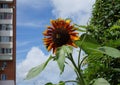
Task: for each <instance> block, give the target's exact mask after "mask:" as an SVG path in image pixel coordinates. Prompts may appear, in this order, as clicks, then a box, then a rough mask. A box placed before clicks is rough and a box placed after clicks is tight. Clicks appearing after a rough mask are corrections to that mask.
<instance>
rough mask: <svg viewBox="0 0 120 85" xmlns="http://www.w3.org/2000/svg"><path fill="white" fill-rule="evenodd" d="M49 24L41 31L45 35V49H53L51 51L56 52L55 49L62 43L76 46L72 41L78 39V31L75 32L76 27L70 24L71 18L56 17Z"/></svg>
mask: <svg viewBox="0 0 120 85" xmlns="http://www.w3.org/2000/svg"><path fill="white" fill-rule="evenodd" d="M50 22H51V25H52V26H48V27H47V29H46V30H45V31H44V32H43V35H44V36H45V37H44V39H43V41H44V44H45V45H46V47H47V50H48V51H50V50H51V49H53V53H55V52H56V49H57V48H58V47H60V46H62V45H71V46H74V47H77V46H76V45H75V43H74V41H75V40H78V39H79V37H78V33H77V32H75V31H76V29H75V28H74V25H71V24H70V22H71V20H69V19H67V20H64V19H60V18H59V19H56V20H51V21H50Z"/></svg>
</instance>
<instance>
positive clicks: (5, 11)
mask: <svg viewBox="0 0 120 85" xmlns="http://www.w3.org/2000/svg"><path fill="white" fill-rule="evenodd" d="M0 12H3V13H13V9H12V8H0Z"/></svg>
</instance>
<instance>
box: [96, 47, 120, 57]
mask: <svg viewBox="0 0 120 85" xmlns="http://www.w3.org/2000/svg"><path fill="white" fill-rule="evenodd" d="M98 50H99V51H100V52H101V53H103V54H106V55H108V56H111V57H113V58H120V51H119V50H118V49H115V48H112V47H107V46H104V47H99V48H98Z"/></svg>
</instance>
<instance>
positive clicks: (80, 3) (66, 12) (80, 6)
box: [51, 0, 95, 24]
mask: <svg viewBox="0 0 120 85" xmlns="http://www.w3.org/2000/svg"><path fill="white" fill-rule="evenodd" d="M51 1H52V3H53V7H54V9H53V14H54V15H55V16H56V17H57V18H58V17H62V18H72V19H73V20H74V21H75V22H77V23H80V24H86V23H87V21H88V19H89V18H90V16H91V10H92V5H93V3H94V2H95V0H51Z"/></svg>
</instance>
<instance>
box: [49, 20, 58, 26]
mask: <svg viewBox="0 0 120 85" xmlns="http://www.w3.org/2000/svg"><path fill="white" fill-rule="evenodd" d="M50 22H51V24H52V26H53V27H54V28H57V24H56V21H55V20H50Z"/></svg>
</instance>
